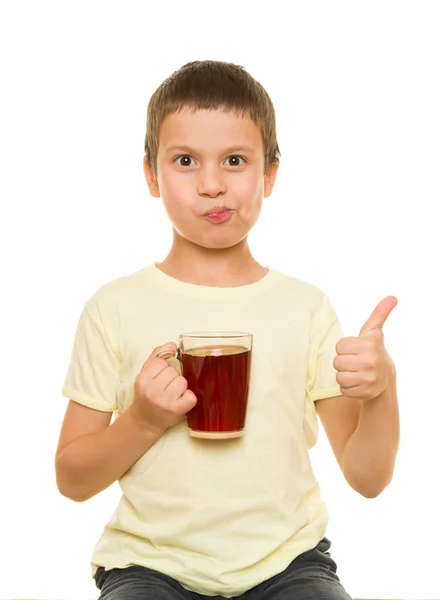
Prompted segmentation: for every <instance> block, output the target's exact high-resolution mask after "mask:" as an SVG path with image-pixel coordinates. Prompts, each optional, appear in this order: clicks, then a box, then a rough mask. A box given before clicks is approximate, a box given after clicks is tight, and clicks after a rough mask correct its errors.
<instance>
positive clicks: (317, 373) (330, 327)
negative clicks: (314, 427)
mask: <svg viewBox="0 0 440 600" xmlns="http://www.w3.org/2000/svg"><path fill="white" fill-rule="evenodd" d="M342 337H343V333H342V328H341V324H340V322H339V319H338V316H337V314H336V311H335V309H334V307H333V305H332V304H331V302H330V301H329V299H328V298H327V296H326V295H325V294H323V295H322V299H321V303H320V305H319V307H318V308H317V310H316V311H315V313H314V315H313V318H312V326H311V332H310V347H309V357H308V366H307V392H308V395H309V398H310V399H311V400H312V401H313V402H315V401H316V400H321V399H322V398H331V397H333V396H339V395H340V394H341V391H340V388H339V385H338V382H337V381H336V374H337V371H336V369H335V368H334V367H333V360H334V358H335V356H336V344H337V343H338V342H339V340H340V339H341V338H342Z"/></svg>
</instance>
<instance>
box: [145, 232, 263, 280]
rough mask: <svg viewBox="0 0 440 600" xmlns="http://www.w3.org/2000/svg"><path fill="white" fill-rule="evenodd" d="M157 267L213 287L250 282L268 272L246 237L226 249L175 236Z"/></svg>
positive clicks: (182, 278)
mask: <svg viewBox="0 0 440 600" xmlns="http://www.w3.org/2000/svg"><path fill="white" fill-rule="evenodd" d="M157 267H158V268H159V269H160V270H161V271H162V272H163V273H165V274H166V275H169V276H170V277H173V278H174V279H178V280H180V281H183V282H185V283H192V284H194V285H206V286H213V287H236V286H241V285H249V284H251V283H255V282H257V281H259V280H260V279H262V278H263V277H264V276H265V275H266V274H267V272H268V269H267V268H265V267H263V266H262V265H260V264H259V263H258V262H257V261H256V260H255V258H254V257H253V256H252V254H251V252H250V250H249V246H248V244H247V240H242V242H240V244H238V245H237V246H234V247H233V248H225V249H210V248H202V247H200V246H196V245H194V244H186V243H185V242H184V243H181V242H180V243H179V242H178V243H176V240H175V241H174V242H173V245H172V247H171V250H170V252H169V253H168V256H167V257H166V258H165V260H164V261H163V262H162V263H158V264H157Z"/></svg>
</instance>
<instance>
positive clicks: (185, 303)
mask: <svg viewBox="0 0 440 600" xmlns="http://www.w3.org/2000/svg"><path fill="white" fill-rule="evenodd" d="M210 330H212V331H231V330H232V331H248V332H250V333H252V334H253V351H252V365H251V382H250V391H249V401H248V410H247V417H246V429H245V433H244V436H243V437H242V438H238V439H234V440H222V441H212V440H200V439H197V440H195V439H194V438H191V437H189V435H188V430H187V425H186V421H185V420H183V421H181V422H180V423H178V424H177V425H175V426H174V427H171V428H170V429H168V430H167V431H166V432H165V433H164V434H163V435H162V437H161V438H160V439H159V440H158V441H157V442H156V443H155V444H154V445H153V446H152V447H151V448H150V449H149V450H148V452H146V453H145V454H144V455H143V456H142V457H141V458H140V459H139V460H138V461H137V462H136V463H135V464H134V465H133V466H132V467H131V468H130V469H129V470H128V471H127V473H126V474H125V475H124V476H123V477H122V478H121V479H120V481H119V484H120V487H121V489H122V497H121V500H120V503H119V506H118V507H117V509H116V510H115V512H114V514H113V516H112V518H111V519H110V521H109V522H108V523H107V525H106V526H105V529H104V531H103V533H102V535H101V538H100V539H99V541H98V543H97V545H96V547H95V549H94V552H93V556H92V573H95V572H96V569H97V567H98V566H100V565H101V566H103V567H105V568H106V569H111V568H114V567H119V568H123V567H126V566H129V565H143V566H146V567H150V568H152V569H155V570H157V571H161V572H163V573H166V574H167V575H169V576H171V577H173V578H174V579H176V580H177V581H179V582H180V583H181V584H182V585H183V586H184V587H185V588H187V589H189V590H191V591H195V592H198V593H201V594H206V595H217V594H218V595H222V596H225V597H231V596H236V595H239V594H242V593H244V592H245V591H246V590H248V589H250V588H252V587H254V586H256V585H257V584H259V583H261V582H262V581H264V580H266V579H268V578H270V577H272V576H273V575H275V574H277V573H280V572H281V571H283V570H284V569H285V568H286V567H287V566H288V565H289V563H290V562H291V561H292V560H293V559H294V558H295V557H296V556H298V555H299V554H300V553H302V552H305V551H306V550H309V549H311V548H312V547H314V546H315V545H316V544H317V543H318V542H319V541H320V540H321V539H322V537H323V536H324V535H325V531H326V526H327V521H328V514H327V509H326V506H325V504H324V503H323V501H322V500H321V497H320V492H319V486H318V483H317V481H316V479H315V476H314V474H313V471H312V468H311V464H310V460H309V452H308V451H309V448H311V447H312V446H313V445H314V444H315V442H316V437H317V431H318V423H317V417H316V411H315V407H314V401H315V400H318V399H321V398H326V397H331V396H337V395H339V394H340V389H339V386H338V384H337V382H336V371H335V370H334V368H333V358H334V356H335V345H336V343H337V342H338V340H339V339H340V338H341V337H342V331H341V327H340V324H339V321H338V318H337V316H336V314H335V311H334V309H333V307H332V305H331V303H330V302H329V300H328V298H327V296H326V295H325V294H324V293H323V292H322V291H320V290H319V289H318V288H317V287H315V286H314V285H312V284H309V283H306V282H304V281H301V280H299V279H296V278H294V277H290V276H287V275H285V274H283V273H281V272H279V271H277V270H274V269H269V272H268V273H267V274H266V275H265V276H264V277H263V278H262V279H261V280H260V281H258V282H256V283H253V284H250V285H245V286H239V287H232V288H217V287H208V286H197V285H193V284H188V283H183V282H181V281H178V280H176V279H174V278H172V277H170V276H168V275H165V274H164V273H163V272H162V271H160V270H159V269H158V268H157V266H156V265H155V264H153V265H150V266H148V267H146V268H144V269H142V270H141V271H138V272H136V273H134V274H131V275H128V276H126V277H122V278H119V279H117V280H114V281H112V282H110V283H108V284H106V285H104V286H103V287H102V288H101V289H99V290H98V291H97V292H96V294H94V295H93V297H92V298H91V299H90V300H89V301H88V302H87V304H86V306H85V307H84V311H83V313H82V315H81V318H80V321H79V325H78V329H77V333H76V337H75V343H74V347H73V352H72V358H71V362H70V366H69V370H68V373H67V377H66V380H65V385H64V387H63V395H64V396H65V397H67V398H70V399H72V400H74V401H75V402H79V403H81V404H84V405H86V406H89V407H91V408H94V409H97V410H102V411H109V412H113V411H115V412H116V416H117V415H120V414H121V413H123V412H124V410H126V409H127V407H128V406H129V405H130V403H131V402H132V397H133V382H134V379H135V377H136V376H137V374H138V373H139V371H140V369H141V367H142V365H143V363H144V362H145V360H146V359H147V358H148V356H149V355H150V354H151V352H152V350H153V348H155V347H156V346H159V345H161V344H164V343H166V342H169V341H172V340H174V341H176V343H177V342H178V335H179V333H182V332H187V331H210Z"/></svg>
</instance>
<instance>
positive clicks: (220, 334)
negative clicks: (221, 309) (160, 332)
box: [179, 331, 253, 339]
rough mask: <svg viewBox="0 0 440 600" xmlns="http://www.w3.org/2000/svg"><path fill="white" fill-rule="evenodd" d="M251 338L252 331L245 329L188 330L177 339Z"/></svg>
mask: <svg viewBox="0 0 440 600" xmlns="http://www.w3.org/2000/svg"><path fill="white" fill-rule="evenodd" d="M244 337H250V338H252V337H253V335H252V333H248V332H245V331H190V332H188V333H180V334H179V339H182V338H190V339H194V338H200V339H219V338H220V339H231V338H244Z"/></svg>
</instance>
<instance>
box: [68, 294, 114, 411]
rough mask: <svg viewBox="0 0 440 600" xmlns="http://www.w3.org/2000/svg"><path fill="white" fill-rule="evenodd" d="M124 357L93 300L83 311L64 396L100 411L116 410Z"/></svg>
mask: <svg viewBox="0 0 440 600" xmlns="http://www.w3.org/2000/svg"><path fill="white" fill-rule="evenodd" d="M119 370H120V360H119V358H118V355H117V352H116V349H115V344H114V342H112V341H111V339H110V337H109V332H108V331H107V330H106V328H105V326H104V323H103V319H102V314H101V312H100V310H99V308H98V306H97V305H96V303H95V302H92V301H89V302H88V303H87V304H86V305H85V307H84V309H83V312H82V313H81V316H80V319H79V323H78V327H77V330H76V334H75V340H74V344H73V349H72V354H71V358H70V364H69V368H68V371H67V375H66V378H65V381H64V386H63V389H62V395H63V396H65V397H66V398H69V399H71V400H74V401H75V402H78V403H79V404H84V405H85V406H88V407H89V408H94V409H96V410H101V411H106V412H113V411H114V410H116V407H117V390H118V387H119V386H120V384H121V380H120V376H119Z"/></svg>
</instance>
